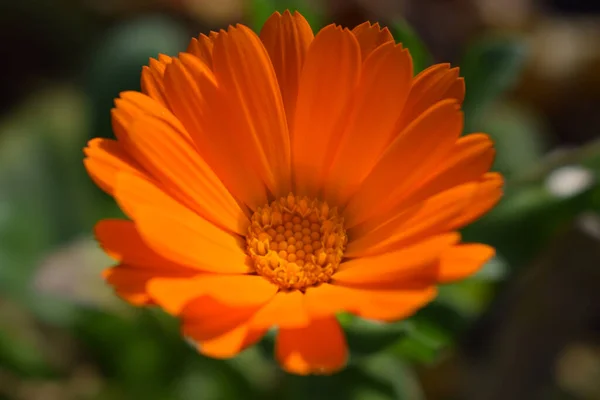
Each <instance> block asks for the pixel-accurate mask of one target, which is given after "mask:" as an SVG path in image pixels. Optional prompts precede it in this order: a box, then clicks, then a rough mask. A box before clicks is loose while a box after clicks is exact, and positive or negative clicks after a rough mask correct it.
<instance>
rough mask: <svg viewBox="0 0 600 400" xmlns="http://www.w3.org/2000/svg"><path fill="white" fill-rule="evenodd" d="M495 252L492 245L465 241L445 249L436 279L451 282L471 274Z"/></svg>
mask: <svg viewBox="0 0 600 400" xmlns="http://www.w3.org/2000/svg"><path fill="white" fill-rule="evenodd" d="M494 254H496V251H495V250H494V248H493V247H490V246H486V245H485V244H479V243H465V244H459V245H457V246H452V247H450V248H448V249H446V250H445V251H444V252H443V253H442V256H441V259H440V265H439V267H438V281H439V282H442V283H447V282H453V281H457V280H461V279H464V278H467V277H468V276H471V275H473V274H474V273H476V272H477V271H479V269H481V267H483V265H484V264H485V263H486V262H488V261H489V260H490V259H491V258H492V257H493V256H494Z"/></svg>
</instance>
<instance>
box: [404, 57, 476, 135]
mask: <svg viewBox="0 0 600 400" xmlns="http://www.w3.org/2000/svg"><path fill="white" fill-rule="evenodd" d="M464 98H465V82H464V80H463V78H459V76H458V68H450V64H436V65H432V66H431V67H429V68H427V69H425V70H423V71H422V72H421V73H420V74H418V75H417V76H416V77H415V78H414V80H413V83H412V87H411V89H410V94H409V96H408V99H407V101H406V104H405V106H404V109H403V111H402V118H401V120H400V121H399V124H398V128H399V129H403V128H404V127H406V126H408V125H409V124H410V123H411V122H412V121H414V120H415V119H416V118H418V117H419V115H421V114H422V113H424V112H425V111H426V110H427V109H428V108H430V107H431V106H433V105H434V104H435V103H437V102H439V101H442V100H444V99H455V100H456V101H457V102H458V103H459V104H462V102H463V100H464Z"/></svg>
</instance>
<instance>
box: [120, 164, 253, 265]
mask: <svg viewBox="0 0 600 400" xmlns="http://www.w3.org/2000/svg"><path fill="white" fill-rule="evenodd" d="M115 192H116V193H115V198H116V200H117V202H118V203H119V205H120V206H121V208H122V209H123V211H124V212H125V213H127V214H128V216H129V217H130V218H132V219H133V220H134V221H135V223H136V226H137V228H138V230H139V232H140V234H141V236H142V238H143V239H144V241H145V242H146V243H147V244H148V245H149V246H150V247H151V248H152V249H153V250H154V251H156V252H157V253H158V254H160V255H162V256H163V257H165V258H167V259H169V260H172V261H173V262H176V263H181V264H183V265H186V266H189V267H191V268H196V269H198V270H201V271H207V272H218V273H229V274H236V273H237V274H239V273H245V272H247V271H248V267H247V266H246V255H245V253H244V251H243V250H242V248H241V243H240V241H239V239H238V238H237V237H234V236H233V235H231V234H229V233H226V232H224V231H222V230H221V229H219V228H217V227H216V226H215V225H213V224H212V223H210V222H208V221H206V220H205V219H203V218H202V217H200V216H199V215H198V214H195V213H194V212H192V211H190V210H189V209H188V208H186V207H184V206H183V205H181V204H179V203H178V202H177V201H175V200H174V199H173V198H171V197H170V196H169V195H167V194H166V193H164V192H163V191H162V190H161V189H159V188H158V187H157V186H155V185H154V184H153V183H151V182H150V181H148V180H145V179H143V178H141V177H138V176H135V175H129V174H120V175H119V177H118V182H117V188H116V191H115Z"/></svg>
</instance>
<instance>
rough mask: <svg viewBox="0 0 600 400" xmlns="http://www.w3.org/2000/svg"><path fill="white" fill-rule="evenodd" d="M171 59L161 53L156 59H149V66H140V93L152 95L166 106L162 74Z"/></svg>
mask: <svg viewBox="0 0 600 400" xmlns="http://www.w3.org/2000/svg"><path fill="white" fill-rule="evenodd" d="M171 61H172V59H171V57H169V56H166V55H164V54H161V55H160V58H159V59H158V60H156V59H154V58H151V59H150V66H144V67H143V68H142V80H141V85H142V93H144V94H147V95H148V96H150V97H152V98H153V99H154V100H156V101H157V102H158V103H160V104H162V105H163V106H165V107H167V99H166V97H165V85H164V74H165V67H166V66H167V64H170V63H171Z"/></svg>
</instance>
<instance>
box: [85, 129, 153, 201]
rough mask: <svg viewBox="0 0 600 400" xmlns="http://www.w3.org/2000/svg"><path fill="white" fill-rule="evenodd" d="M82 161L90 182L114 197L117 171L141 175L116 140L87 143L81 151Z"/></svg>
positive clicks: (99, 140) (140, 171)
mask: <svg viewBox="0 0 600 400" xmlns="http://www.w3.org/2000/svg"><path fill="white" fill-rule="evenodd" d="M83 152H84V153H85V155H86V156H87V158H86V159H85V160H83V163H84V165H85V168H86V169H87V171H88V173H89V174H90V177H91V178H92V180H93V181H94V182H95V183H96V184H97V185H98V186H99V187H100V188H101V189H102V190H104V191H105V192H106V193H108V194H110V195H111V196H113V195H114V189H115V184H116V179H117V173H118V172H119V171H126V172H128V173H132V174H142V173H143V172H142V169H141V167H140V166H139V165H138V164H137V163H136V162H135V161H133V160H132V159H131V157H129V156H128V155H127V154H126V153H125V151H124V150H123V147H122V146H121V144H120V143H118V142H117V141H116V140H111V139H102V138H96V139H92V140H90V141H89V142H88V144H87V147H86V148H85V149H84V150H83Z"/></svg>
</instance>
